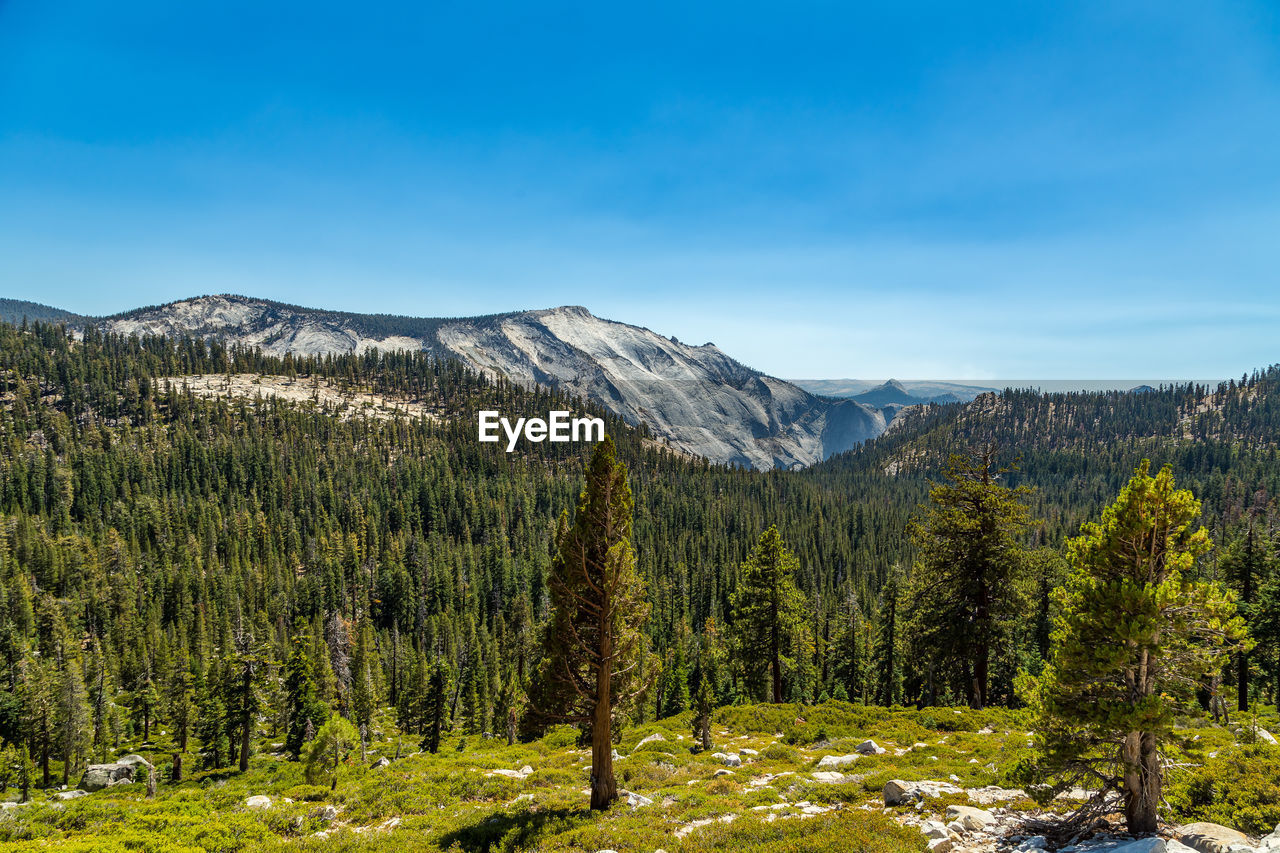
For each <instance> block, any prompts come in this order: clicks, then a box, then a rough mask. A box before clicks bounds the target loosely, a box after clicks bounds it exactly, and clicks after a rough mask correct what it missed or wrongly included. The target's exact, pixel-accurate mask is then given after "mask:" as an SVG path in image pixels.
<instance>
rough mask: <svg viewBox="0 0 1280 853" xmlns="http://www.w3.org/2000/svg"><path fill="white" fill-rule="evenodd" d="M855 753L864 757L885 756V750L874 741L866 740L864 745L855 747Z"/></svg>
mask: <svg viewBox="0 0 1280 853" xmlns="http://www.w3.org/2000/svg"><path fill="white" fill-rule="evenodd" d="M854 751H856V752H860V753H862V754H863V755H883V754H884V752H885V748H884V747H882V746H881V745H880V744H878V743H876V742H875V741H873V740H864V741H863V742H862V743H860V744H858V745H857V746H855V747H854Z"/></svg>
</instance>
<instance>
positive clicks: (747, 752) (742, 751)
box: [738, 746, 760, 758]
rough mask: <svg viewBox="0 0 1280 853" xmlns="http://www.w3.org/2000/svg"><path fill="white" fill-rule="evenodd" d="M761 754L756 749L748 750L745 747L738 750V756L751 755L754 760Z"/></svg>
mask: <svg viewBox="0 0 1280 853" xmlns="http://www.w3.org/2000/svg"><path fill="white" fill-rule="evenodd" d="M759 754H760V753H759V752H758V751H756V750H754V749H747V748H746V747H745V746H744V747H743V748H742V749H740V750H738V755H749V756H751V757H752V758H755V757H756V756H757V755H759Z"/></svg>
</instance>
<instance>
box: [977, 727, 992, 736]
mask: <svg viewBox="0 0 1280 853" xmlns="http://www.w3.org/2000/svg"><path fill="white" fill-rule="evenodd" d="M995 733H996V730H995V729H993V728H991V726H983V727H982V728H980V729H978V734H980V735H993V734H995Z"/></svg>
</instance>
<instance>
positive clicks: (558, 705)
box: [530, 436, 652, 809]
mask: <svg viewBox="0 0 1280 853" xmlns="http://www.w3.org/2000/svg"><path fill="white" fill-rule="evenodd" d="M631 523H632V498H631V488H630V486H629V485H628V484H627V470H626V467H625V466H624V465H623V464H622V463H621V462H619V461H618V459H617V452H616V450H615V448H614V443H613V439H612V438H610V437H608V436H606V437H605V439H604V440H603V441H601V442H600V443H599V444H598V445H596V448H595V451H594V452H593V453H592V455H591V461H590V462H589V463H588V464H587V471H586V486H585V488H583V490H582V495H581V497H579V499H578V506H577V512H576V513H575V514H574V518H573V524H572V526H568V524H567V523H566V522H565V521H563V520H562V522H561V525H560V530H561V532H562V535H561V536H560V538H559V541H558V543H557V544H558V550H557V553H556V556H555V559H554V560H553V561H552V564H551V573H550V576H549V577H548V579H547V586H548V588H549V592H550V596H551V608H552V611H551V621H550V624H549V626H548V628H547V632H546V638H545V643H546V645H545V653H544V659H543V664H542V668H541V673H540V677H539V679H538V682H537V684H538V687H539V690H538V692H537V694H536V697H534V696H531V697H530V698H531V701H533V702H535V703H536V708H537V711H538V712H539V714H540V715H542V716H543V717H544V718H545V719H549V720H554V721H557V722H566V723H576V724H578V725H580V726H583V727H584V728H586V730H587V731H588V732H589V733H590V738H591V808H592V809H604V808H608V807H609V804H610V803H612V802H613V801H614V800H615V799H617V796H618V789H617V782H616V781H615V779H614V775H613V741H612V734H613V728H614V723H615V721H620V718H619V715H620V714H621V713H624V712H625V711H626V710H627V709H628V708H629V707H630V706H631V704H632V703H633V702H634V701H635V699H636V698H637V696H638V695H639V694H640V693H641V692H642V690H643V689H644V688H645V687H647V686H648V680H649V679H650V678H651V668H652V667H651V665H650V663H649V661H648V651H647V648H646V644H645V637H644V634H643V633H642V632H643V628H644V625H645V622H646V620H647V619H648V616H649V603H648V601H647V600H646V598H645V585H644V581H643V580H642V579H641V577H640V575H639V573H638V572H637V571H636V555H635V551H634V550H633V548H632V544H631Z"/></svg>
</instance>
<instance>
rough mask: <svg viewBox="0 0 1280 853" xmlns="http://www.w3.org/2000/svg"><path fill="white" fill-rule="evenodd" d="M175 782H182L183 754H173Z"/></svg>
mask: <svg viewBox="0 0 1280 853" xmlns="http://www.w3.org/2000/svg"><path fill="white" fill-rule="evenodd" d="M173 781H174V782H181V781H182V753H181V752H175V753H174V754H173Z"/></svg>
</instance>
